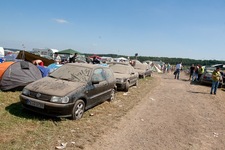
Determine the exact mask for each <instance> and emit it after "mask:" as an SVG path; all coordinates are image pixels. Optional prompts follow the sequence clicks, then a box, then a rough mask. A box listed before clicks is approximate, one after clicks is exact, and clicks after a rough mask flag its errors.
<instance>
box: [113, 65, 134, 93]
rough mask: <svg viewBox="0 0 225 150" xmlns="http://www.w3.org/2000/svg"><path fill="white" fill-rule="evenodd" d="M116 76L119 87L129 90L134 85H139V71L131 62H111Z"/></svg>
mask: <svg viewBox="0 0 225 150" xmlns="http://www.w3.org/2000/svg"><path fill="white" fill-rule="evenodd" d="M109 67H110V68H111V69H112V70H113V72H114V76H115V78H116V86H117V89H119V90H123V91H125V92H127V91H128V90H129V88H130V87H131V86H133V85H135V86H137V85H138V72H136V71H135V70H134V68H133V67H132V66H131V65H130V64H129V63H119V62H114V63H110V64H109Z"/></svg>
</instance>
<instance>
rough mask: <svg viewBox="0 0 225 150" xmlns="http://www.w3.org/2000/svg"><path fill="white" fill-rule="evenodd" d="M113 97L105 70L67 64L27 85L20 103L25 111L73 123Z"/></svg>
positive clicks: (110, 76) (109, 75)
mask: <svg viewBox="0 0 225 150" xmlns="http://www.w3.org/2000/svg"><path fill="white" fill-rule="evenodd" d="M114 95H115V78H114V74H113V72H112V70H111V69H110V68H109V67H103V66H99V65H93V64H85V63H69V64H65V65H63V66H62V67H60V68H59V69H57V70H55V71H54V72H52V73H51V74H50V75H49V77H45V78H42V79H40V80H37V81H35V82H33V83H31V84H29V85H27V86H26V87H25V88H24V89H23V91H22V94H21V95H20V101H21V103H22V106H23V107H24V108H25V109H28V110H31V111H34V112H37V113H41V114H44V115H48V116H55V117H71V118H72V119H73V120H77V119H80V118H81V117H82V116H83V114H84V111H85V110H87V109H89V108H91V107H94V106H95V105H97V104H99V103H101V102H104V101H105V100H112V99H113V98H114Z"/></svg>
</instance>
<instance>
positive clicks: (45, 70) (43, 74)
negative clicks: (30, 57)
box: [37, 65, 50, 77]
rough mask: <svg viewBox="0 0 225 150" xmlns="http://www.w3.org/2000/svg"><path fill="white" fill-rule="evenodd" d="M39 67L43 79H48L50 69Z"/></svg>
mask: <svg viewBox="0 0 225 150" xmlns="http://www.w3.org/2000/svg"><path fill="white" fill-rule="evenodd" d="M37 67H38V69H39V70H40V71H41V75H42V77H47V76H48V74H49V72H50V69H49V68H46V67H43V66H39V65H37Z"/></svg>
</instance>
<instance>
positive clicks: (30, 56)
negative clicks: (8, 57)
mask: <svg viewBox="0 0 225 150" xmlns="http://www.w3.org/2000/svg"><path fill="white" fill-rule="evenodd" d="M16 59H24V60H25V61H29V62H31V63H32V62H33V61H34V60H37V59H39V60H42V61H43V62H44V65H45V66H48V65H50V64H52V63H54V60H53V59H47V58H44V57H41V56H38V55H35V54H32V53H29V52H27V51H20V52H19V54H18V55H17V57H16Z"/></svg>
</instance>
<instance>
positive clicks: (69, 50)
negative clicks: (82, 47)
mask: <svg viewBox="0 0 225 150" xmlns="http://www.w3.org/2000/svg"><path fill="white" fill-rule="evenodd" d="M74 53H77V54H81V53H80V52H78V51H76V50H73V49H65V50H62V51H59V52H58V54H70V55H73V54H74Z"/></svg>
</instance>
